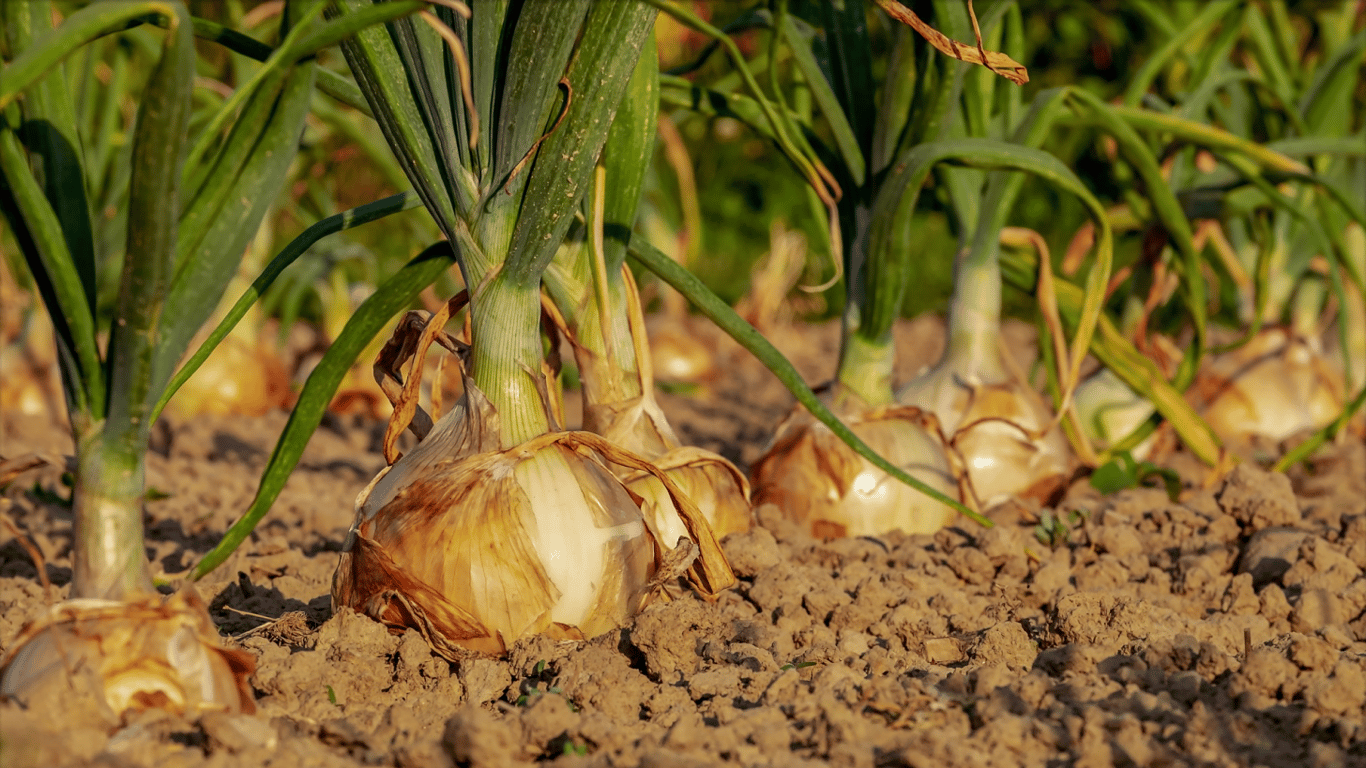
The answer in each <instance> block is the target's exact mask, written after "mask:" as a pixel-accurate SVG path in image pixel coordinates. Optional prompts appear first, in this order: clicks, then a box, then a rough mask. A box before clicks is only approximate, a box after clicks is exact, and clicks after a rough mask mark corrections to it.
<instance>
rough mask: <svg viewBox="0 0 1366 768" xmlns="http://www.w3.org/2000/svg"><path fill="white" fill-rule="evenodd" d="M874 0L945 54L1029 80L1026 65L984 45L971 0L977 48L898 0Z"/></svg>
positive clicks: (1014, 79)
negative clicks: (934, 24)
mask: <svg viewBox="0 0 1366 768" xmlns="http://www.w3.org/2000/svg"><path fill="white" fill-rule="evenodd" d="M874 2H876V3H877V4H878V7H879V8H881V9H882V10H884V11H886V12H887V13H888V15H890V16H891V17H892V18H894V19H896V20H897V21H899V22H901V23H902V24H907V25H909V26H910V27H911V28H912V29H914V30H915V31H916V32H919V33H920V36H921V37H923V38H925V40H927V41H928V42H929V44H930V45H933V46H934V47H935V48H937V49H938V50H939V52H940V53H942V54H944V55H945V56H952V57H953V58H955V59H958V60H959V61H965V62H967V63H969V64H981V65H982V66H984V67H986V68H987V69H989V70H991V71H992V72H995V73H996V74H998V75H1000V76H1001V77H1004V78H1005V79H1007V80H1009V81H1010V82H1012V83H1014V84H1016V85H1024V84H1025V83H1027V82H1029V70H1028V69H1026V68H1025V65H1023V64H1021V63H1020V62H1018V61H1016V60H1014V59H1012V58H1010V57H1009V56H1007V55H1005V54H1004V53H1001V52H1000V51H988V50H987V49H985V48H983V47H982V30H981V29H979V28H978V26H977V14H976V13H975V12H973V10H972V2H971V1H970V0H969V2H968V17H969V18H971V19H972V33H973V36H974V37H976V38H977V45H976V47H973V46H970V45H965V44H963V43H960V42H958V41H957V40H954V39H953V38H950V37H948V36H946V35H944V34H943V33H942V32H940V31H939V30H937V29H935V28H934V27H931V26H930V25H929V24H926V23H925V22H924V21H923V20H922V19H921V18H920V17H919V16H917V15H915V12H914V11H912V10H911V9H909V8H907V7H906V6H904V5H902V4H901V3H898V2H897V0H874Z"/></svg>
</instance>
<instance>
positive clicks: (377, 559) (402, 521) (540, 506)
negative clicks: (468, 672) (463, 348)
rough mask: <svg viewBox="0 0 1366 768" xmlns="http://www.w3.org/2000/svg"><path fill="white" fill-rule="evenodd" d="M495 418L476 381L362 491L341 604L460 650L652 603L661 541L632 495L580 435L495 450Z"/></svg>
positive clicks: (616, 616) (491, 647) (446, 649)
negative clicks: (412, 447) (434, 423)
mask: <svg viewBox="0 0 1366 768" xmlns="http://www.w3.org/2000/svg"><path fill="white" fill-rule="evenodd" d="M497 419H498V417H497V414H496V412H494V410H493V407H492V406H491V405H489V403H488V401H487V400H486V399H484V398H483V395H482V393H480V392H479V390H478V389H477V388H476V387H474V386H473V384H471V383H467V389H466V397H465V398H464V399H463V400H462V402H461V404H460V406H459V407H457V408H456V409H454V410H452V411H451V413H449V414H447V416H445V417H443V418H442V419H441V420H439V421H438V422H437V425H436V426H435V427H434V428H433V430H432V432H431V434H429V435H428V436H427V437H426V438H425V439H424V440H423V441H422V442H420V443H419V444H418V446H417V447H416V448H415V449H414V450H413V451H412V452H411V453H409V454H407V455H405V456H403V457H402V458H400V459H399V460H398V461H397V462H396V463H395V464H394V465H393V466H391V467H388V468H386V469H385V470H384V471H382V472H381V473H380V474H379V475H378V476H377V477H376V478H375V479H374V480H373V481H372V482H371V484H370V486H369V487H367V488H366V489H365V490H364V491H362V493H361V495H360V497H358V498H357V505H356V508H357V522H356V524H355V525H354V526H353V529H352V533H351V535H350V536H349V537H348V541H347V543H346V545H345V547H344V552H343V554H342V557H341V562H340V564H339V566H338V568H337V572H336V575H335V576H334V578H333V584H332V599H333V604H334V605H336V606H339V607H340V606H348V607H351V608H354V609H356V610H358V611H360V612H362V613H365V614H367V615H369V616H370V617H371V618H374V619H376V620H378V621H381V622H383V623H384V624H386V625H388V626H389V627H390V628H391V629H392V630H394V631H399V630H401V629H402V628H406V627H412V628H415V629H417V630H418V631H419V632H421V633H422V634H423V636H424V637H426V638H427V640H428V642H429V643H430V644H431V646H432V648H433V649H434V650H436V651H437V652H438V653H440V654H442V655H443V656H445V657H446V658H449V659H452V660H455V659H459V658H462V657H465V656H468V655H470V654H471V653H476V654H491V655H501V654H503V653H505V652H506V650H507V648H508V646H509V645H510V644H512V643H513V642H515V641H516V640H518V639H520V638H522V637H526V636H529V635H532V634H537V633H541V632H546V633H549V634H551V635H552V636H555V637H559V638H585V637H593V636H596V635H599V634H602V633H604V632H607V631H610V630H612V629H614V628H616V627H618V626H621V625H622V624H624V623H625V622H626V621H627V620H628V619H629V618H630V617H631V616H633V615H634V614H635V613H636V612H637V611H638V610H639V609H640V608H641V607H642V606H643V604H644V602H645V601H646V600H647V599H648V597H649V596H650V594H651V593H652V589H653V585H652V583H651V580H652V579H653V578H654V577H655V575H656V574H655V570H656V565H657V558H658V555H659V554H660V553H661V552H662V549H660V548H659V547H658V546H657V544H656V542H655V539H654V537H653V535H652V533H651V532H650V529H649V528H648V527H647V526H646V525H645V521H644V518H643V517H642V516H641V512H640V508H639V506H637V504H636V501H635V499H633V498H632V497H631V495H630V493H628V492H627V490H626V489H625V488H624V487H623V486H622V485H621V483H620V481H618V480H617V479H616V477H615V476H614V475H613V474H612V472H611V471H610V470H609V469H608V468H607V467H606V466H605V465H604V463H603V462H602V460H601V459H600V458H599V457H598V456H597V455H596V454H595V452H594V451H593V450H590V449H587V448H585V447H584V446H583V445H580V444H579V440H578V438H576V437H575V435H577V434H579V433H569V432H565V433H550V434H547V435H543V436H541V437H539V438H536V439H533V440H531V441H528V442H527V443H523V444H521V445H518V446H515V447H513V448H511V449H508V450H506V451H500V450H496V449H495V450H489V449H490V447H493V446H496V445H497V444H498V439H499V438H498V430H497ZM593 437H594V438H596V436H593ZM597 439H600V438H597Z"/></svg>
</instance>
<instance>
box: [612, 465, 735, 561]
mask: <svg viewBox="0 0 1366 768" xmlns="http://www.w3.org/2000/svg"><path fill="white" fill-rule="evenodd" d="M650 463H652V464H654V465H655V466H656V467H658V468H659V470H660V471H661V472H663V473H664V474H665V475H668V477H669V479H670V480H673V481H674V483H676V484H677V485H678V488H679V490H680V491H681V492H682V493H683V495H684V496H686V497H688V498H689V499H691V500H692V502H693V503H694V504H696V505H697V508H698V509H700V510H701V511H702V515H703V517H705V518H706V520H707V525H709V526H710V527H711V531H712V534H713V535H715V536H716V538H717V539H723V538H725V537H726V536H727V535H729V534H732V533H743V532H745V531H748V530H749V529H750V527H752V526H753V524H754V523H753V512H752V510H751V507H750V501H749V497H750V493H749V480H748V479H746V478H745V476H744V473H742V472H741V471H740V470H739V469H737V468H736V467H735V465H734V464H732V463H730V462H729V461H727V460H726V459H725V458H723V457H721V456H718V455H717V454H715V453H712V452H711V451H708V450H706V449H704V448H697V447H694V446H687V445H685V446H678V447H675V448H672V449H670V450H668V451H666V452H665V453H663V454H662V455H660V456H657V457H655V458H652V459H651V460H650ZM619 476H620V477H621V481H622V482H623V483H625V485H626V487H627V488H629V489H630V490H631V492H632V493H634V494H636V495H637V496H639V497H640V498H641V503H640V511H641V512H643V513H644V514H645V518H646V520H649V521H650V523H651V525H653V526H654V528H655V529H656V531H657V532H658V535H659V540H660V542H661V543H663V544H666V545H667V546H670V547H672V546H673V542H676V541H678V539H679V537H689V534H688V531H687V529H686V526H685V525H684V522H683V519H682V518H681V517H680V516H679V514H678V511H677V508H676V507H675V506H674V503H673V499H672V497H671V496H670V494H669V492H668V490H667V489H666V488H665V487H664V485H663V483H661V482H660V481H659V479H658V478H656V477H655V476H654V475H653V474H651V473H649V472H645V471H641V470H630V471H627V472H624V473H621V474H620V475H619ZM689 538H690V537H689Z"/></svg>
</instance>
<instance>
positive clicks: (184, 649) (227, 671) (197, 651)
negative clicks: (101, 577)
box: [0, 590, 256, 728]
mask: <svg viewBox="0 0 1366 768" xmlns="http://www.w3.org/2000/svg"><path fill="white" fill-rule="evenodd" d="M254 671H255V662H254V660H253V658H252V656H251V654H249V653H247V652H246V651H242V650H234V649H229V648H224V647H223V646H222V645H221V644H220V642H219V639H218V631H217V629H216V627H215V626H214V624H213V620H212V619H210V618H209V614H208V611H207V610H206V609H205V606H204V603H203V601H202V600H201V599H200V598H199V596H198V595H197V594H195V593H194V592H193V591H192V590H184V591H181V592H179V593H177V594H175V595H172V596H170V597H168V598H162V597H161V596H160V595H149V596H146V597H143V598H141V599H136V600H132V601H126V602H125V601H114V600H94V599H78V600H67V601H65V602H62V603H58V604H57V605H55V606H53V607H52V608H51V609H50V610H49V611H48V613H47V614H46V615H44V616H42V617H40V618H39V619H37V620H36V621H34V622H33V623H32V624H30V625H29V626H27V627H26V628H25V629H24V630H23V631H22V632H21V633H20V634H19V637H18V639H17V640H15V643H14V646H13V647H12V648H11V649H10V652H9V655H8V657H7V658H6V659H5V661H4V663H3V665H0V695H3V696H4V698H6V699H11V700H15V701H19V702H21V703H22V704H24V705H25V706H28V707H30V708H32V707H38V711H70V710H71V707H70V703H71V702H72V701H81V702H84V703H93V704H94V707H95V710H96V712H95V716H96V717H97V718H98V719H99V720H100V721H102V722H103V723H104V724H105V725H106V726H108V727H111V728H113V727H117V726H118V725H120V724H121V722H122V721H123V719H124V717H125V716H126V715H129V714H132V713H136V712H141V711H143V710H147V709H165V710H169V711H171V712H175V713H177V714H182V715H191V716H193V715H198V714H202V713H205V712H212V711H219V712H229V713H248V714H250V713H252V712H254V711H255V709H256V704H255V702H254V701H253V699H252V696H251V687H250V685H249V684H248V683H247V678H248V677H249V676H250V675H251V674H252V672H254ZM48 706H50V707H52V708H51V709H50V710H49V709H47V708H46V707H48Z"/></svg>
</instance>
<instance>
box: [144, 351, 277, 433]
mask: <svg viewBox="0 0 1366 768" xmlns="http://www.w3.org/2000/svg"><path fill="white" fill-rule="evenodd" d="M289 392H290V386H289V375H288V374H287V373H286V372H285V368H284V364H283V363H281V362H280V358H279V356H278V355H276V354H275V352H274V351H273V350H272V349H271V348H270V345H269V343H268V342H265V341H260V342H258V343H255V344H252V343H249V342H246V341H244V340H243V339H241V338H240V337H238V336H234V335H229V336H226V337H224V338H223V340H222V341H221V342H220V343H219V344H218V346H217V347H216V348H214V351H213V353H212V354H210V355H209V357H208V359H206V360H205V361H204V364H203V365H201V366H200V367H199V370H197V371H195V373H194V375H193V376H191V377H190V378H189V379H188V380H186V382H185V384H184V386H182V387H181V388H180V389H179V390H178V391H177V392H176V393H175V396H174V397H172V398H171V400H170V402H169V403H167V404H166V408H167V410H169V411H170V412H171V413H173V414H175V415H176V416H179V417H180V418H190V417H192V416H197V415H200V414H215V415H219V416H228V415H241V416H260V415H262V414H265V413H268V412H270V411H271V410H273V409H275V408H279V407H282V406H284V405H285V403H286V402H287V401H288V399H289Z"/></svg>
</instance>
